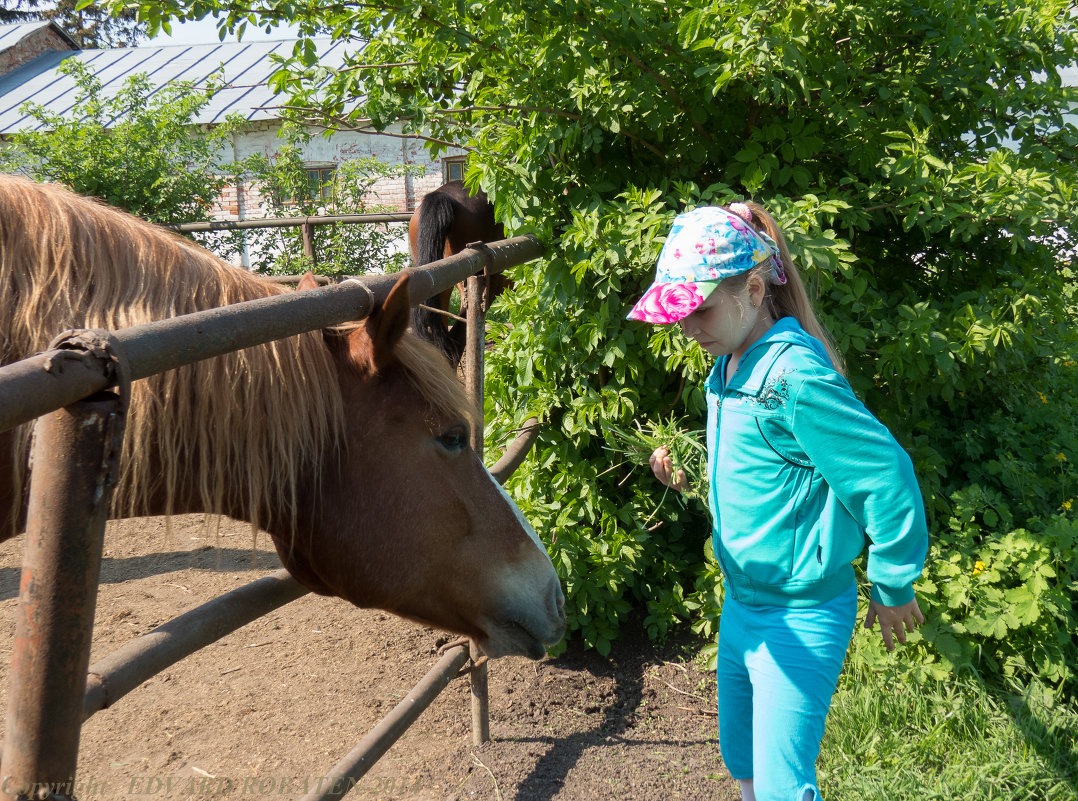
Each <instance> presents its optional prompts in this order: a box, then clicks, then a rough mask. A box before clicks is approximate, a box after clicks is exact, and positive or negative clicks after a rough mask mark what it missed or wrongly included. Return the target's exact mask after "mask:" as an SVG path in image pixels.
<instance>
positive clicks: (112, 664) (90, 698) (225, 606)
mask: <svg viewBox="0 0 1078 801" xmlns="http://www.w3.org/2000/svg"><path fill="white" fill-rule="evenodd" d="M308 592H310V590H308V589H307V588H306V587H304V586H303V585H302V584H300V583H299V582H298V581H296V580H295V579H294V578H292V576H291V574H289V572H288V571H287V570H278V571H276V572H275V573H273V574H271V575H269V576H266V577H264V578H260V579H258V580H257V581H252V582H251V583H250V584H245V585H243V586H242V587H237V588H236V589H234V590H232V591H231V592H226V593H225V594H224V595H220V596H218V597H216V598H214V599H213V600H211V601H207V602H206V603H204V604H202V605H201V606H198V607H195V608H194V609H192V610H191V611H189V612H185V613H184V614H182V615H180V616H179V617H175V618H173V619H172V620H169V621H168V622H167V623H162V624H161V625H160V626H158V627H157V628H155V629H154V630H153V631H149V632H147V633H145V634H143V635H142V636H140V637H136V638H135V639H134V640H132V641H131V642H129V643H127V644H126V645H124V646H122V647H121V648H118V649H117V650H115V651H113V652H112V653H111V654H109V655H108V656H106V657H105V658H104V659H101V660H100V661H98V662H95V663H94V664H92V665H90V669H89V674H88V676H87V679H86V693H85V695H84V696H83V705H82V720H83V721H85V720H87V719H88V718H89V717H90V716H91V715H93V714H94V713H95V712H98V711H100V710H102V709H105V708H107V707H110V706H112V705H113V704H114V703H116V702H117V701H118V700H120V699H121V698H123V697H124V696H125V695H127V694H128V693H129V692H131V691H132V690H134V689H136V688H137V687H139V686H140V685H141V684H142V683H143V682H145V681H146V680H147V679H149V678H150V677H152V676H156V675H157V674H158V673H160V672H161V671H162V670H164V669H165V668H167V667H168V666H169V665H174V664H176V663H177V662H179V661H180V660H181V659H183V658H184V657H185V656H190V655H191V654H193V653H194V652H195V651H197V650H199V649H200V648H203V647H205V646H207V645H209V644H210V643H213V642H216V641H217V640H219V639H221V638H222V637H224V636H226V635H228V634H231V633H232V632H234V631H235V630H236V629H238V628H241V627H242V626H246V625H247V624H248V623H250V622H251V621H252V620H257V619H258V618H260V617H262V616H263V615H265V614H267V613H269V612H272V611H273V610H274V609H278V608H280V607H282V606H284V605H285V604H288V603H291V602H292V601H294V600H296V599H297V598H301V597H303V596H304V595H306V594H307V593H308Z"/></svg>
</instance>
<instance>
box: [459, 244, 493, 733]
mask: <svg viewBox="0 0 1078 801" xmlns="http://www.w3.org/2000/svg"><path fill="white" fill-rule="evenodd" d="M469 247H475V246H473V245H469ZM487 281H488V279H487V277H486V276H485V275H473V276H471V277H469V278H468V284H467V289H468V296H467V297H468V312H467V319H468V329H467V332H468V339H467V345H466V350H465V357H464V358H465V362H464V368H465V369H464V383H465V385H466V386H467V389H468V394H469V395H470V396H471V398H472V400H473V402H474V403H475V405H476V407H477V408H478V409H479V414H480V415H482V414H483V357H484V350H485V347H486V303H487V298H486V291H487ZM472 448H473V449H474V450H475V452H476V454H477V455H478V456H479V459H480V461H482V459H483V421H482V417H480V420H479V425H477V426H476V428H475V430H474V431H473V432H472ZM471 656H472V659H473V660H477V659H479V657H480V655H479V653H478V652H477V651H476V650H475V646H472V654H471ZM468 676H469V683H470V684H471V690H472V743H474V744H475V745H482V744H483V743H485V742H487V741H489V740H490V699H489V697H488V693H487V663H486V662H483V663H481V664H478V665H476V667H475V670H473V671H472V672H471V673H470V674H468Z"/></svg>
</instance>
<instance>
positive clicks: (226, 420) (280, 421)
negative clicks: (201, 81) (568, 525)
mask: <svg viewBox="0 0 1078 801" xmlns="http://www.w3.org/2000/svg"><path fill="white" fill-rule="evenodd" d="M407 282H408V279H407V276H404V277H402V278H401V280H400V281H399V282H398V284H397V285H396V287H395V288H394V289H393V291H392V292H391V293H390V296H389V298H388V299H387V300H386V302H385V304H384V305H383V307H382V308H381V310H379V311H378V312H377V313H375V314H374V315H372V316H371V317H370V318H369V319H367V320H366V321H364V322H362V323H354V324H349V325H344V326H337V327H334V328H331V329H326V330H323V331H315V332H312V333H309V334H302V335H300V336H295V337H291V338H288V339H284V340H280V341H277V342H273V343H269V344H267V345H262V346H258V347H253V348H247V349H245V350H242V351H237V352H235V353H231V354H227V355H225V356H220V357H217V358H213V359H207V360H205V361H201V362H196V363H194V364H191V365H188V366H186V367H182V368H180V369H177V370H171V371H168V372H166V373H162V374H160V375H156V376H152V377H150V378H148V379H146V380H143V381H137V382H135V384H134V386H133V388H132V397H131V404H130V409H129V412H128V421H127V431H126V434H125V439H124V449H123V456H122V460H121V471H120V472H121V475H120V479H119V483H118V486H117V491H116V494H115V498H114V504H113V506H114V508H113V510H112V516H114V517H129V516H133V515H150V514H174V513H186V512H199V511H201V512H208V513H213V514H224V515H228V516H230V517H233V518H237V519H240V520H248V521H251V522H252V523H253V524H254V525H256V526H259V527H261V528H263V529H264V530H266V531H267V532H269V534H270V536H271V537H272V538H273V542H274V545H275V546H276V548H277V553H278V554H279V555H280V557H281V560H282V561H283V562H284V564H285V566H286V567H287V568H288V569H289V571H291V573H292V574H293V575H294V576H295V577H296V578H297V579H298V580H299V581H300V582H301V583H303V584H304V585H305V586H307V587H309V588H310V589H311V590H313V591H315V592H318V593H322V594H325V595H336V596H340V597H341V598H344V599H346V600H348V601H351V602H352V603H354V604H356V605H357V606H369V607H379V608H382V609H386V610H389V611H391V612H395V613H397V614H400V615H402V616H405V617H408V618H412V619H415V620H419V621H422V622H425V623H429V624H432V625H435V626H438V627H441V628H444V629H447V630H449V631H453V632H458V633H460V634H464V635H467V636H469V637H472V638H473V639H474V640H475V641H476V642H477V644H478V645H479V646H480V648H481V649H483V650H484V651H485V652H486V653H487V654H489V655H490V656H501V655H505V654H521V655H527V656H531V657H533V658H538V657H541V656H543V654H544V653H545V649H544V645H549V644H551V643H554V642H556V641H558V640H559V639H560V638H561V636H562V633H563V631H564V626H565V617H564V612H563V603H564V601H563V596H562V592H561V588H560V585H559V582H558V578H557V575H556V573H555V572H554V568H553V566H552V565H551V562H550V559H549V557H548V556H547V553H546V550H545V549H544V548H543V546H542V544H541V543H540V541H539V539H538V537H537V536H536V534H535V532H534V530H532V528H531V526H529V525H528V523H527V522H526V521H525V520H524V518H523V517H522V515H521V514H520V511H519V510H518V509H517V507H516V505H515V504H514V503H513V502H512V501H511V500H510V499H509V497H508V496H507V495H506V494H505V492H504V491H503V490H502V489H501V487H500V486H499V485H498V484H497V483H496V482H495V481H494V479H493V478H492V477H491V475H490V473H489V472H488V471H487V470H486V468H484V467H483V464H482V463H481V461H480V460H479V458H478V457H477V455H476V454H475V452H474V451H472V450H471V448H470V446H469V430H470V427H471V426H475V425H482V419H481V418H480V417H479V415H478V414H477V413H476V410H475V409H474V408H473V407H472V405H471V404H470V403H469V401H468V399H467V398H466V396H465V395H464V393H463V390H462V389H461V388H460V385H459V383H458V381H457V378H456V375H455V373H454V371H453V370H452V369H451V368H450V367H449V365H447V364H446V361H445V359H444V358H443V357H442V355H441V354H440V353H439V352H438V351H437V350H435V349H434V348H433V347H432V346H430V345H429V344H427V343H424V342H421V341H420V340H419V339H417V338H416V337H414V336H413V335H411V334H410V333H407V332H406V330H405V329H406V328H407V325H408V319H409V304H408V292H407ZM313 285H314V282H313V280H310V279H309V277H308V279H307V280H305V281H304V282H303V283H302V284H301V289H303V288H310V287H312V286H313ZM286 291H289V290H287V289H283V288H280V287H278V286H276V285H274V284H271V283H269V282H267V281H264V280H262V279H260V278H259V277H258V276H256V275H253V274H251V273H249V272H247V271H245V270H241V269H239V268H236V267H233V266H231V265H228V264H226V263H224V262H223V261H221V260H220V259H218V258H217V257H215V256H213V255H212V254H210V253H208V252H207V251H205V250H203V249H201V248H199V247H198V246H196V245H194V244H192V243H191V242H188V241H187V240H184V239H182V238H180V237H178V236H176V235H174V234H170V233H168V232H166V231H164V230H162V229H159V228H157V227H155V226H152V225H150V224H148V223H145V222H143V221H141V220H138V219H136V218H135V217H131V216H129V215H127V214H124V213H122V212H120V211H117V210H115V209H112V208H109V207H107V206H104V205H102V204H99V203H96V202H93V201H91V200H88V199H86V198H81V197H78V196H77V195H74V194H72V193H70V192H68V191H66V190H63V189H61V188H59V187H56V186H49V185H43V184H35V183H33V182H31V181H27V180H24V179H20V178H15V177H12V176H0V364H8V363H10V362H14V361H17V360H19V359H22V358H25V357H27V356H30V355H32V354H34V353H37V352H39V351H42V350H44V349H45V348H46V347H47V345H48V343H49V341H50V340H51V338H52V337H53V335H55V334H57V333H59V332H60V331H61V330H64V329H68V328H76V327H79V328H83V327H85V328H106V329H118V328H124V327H127V326H132V325H138V324H141V323H145V322H148V321H152V320H158V319H163V318H166V317H173V316H176V315H181V314H187V313H190V312H195V311H199V310H202V309H208V308H213V307H217V306H222V305H225V304H229V303H237V302H240V301H245V300H253V299H255V298H263V297H267V296H270V295H274V294H278V293H280V292H286ZM30 428H31V426H30V425H29V424H27V425H24V426H21V427H20V428H17V429H15V430H13V431H7V432H3V433H0V539H7V538H8V537H11V536H14V535H15V534H16V533H18V532H19V531H21V530H22V529H23V528H24V526H25V514H26V508H25V507H26V484H27V482H26V462H27V456H28V451H29V439H30Z"/></svg>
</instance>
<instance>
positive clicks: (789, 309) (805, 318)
mask: <svg viewBox="0 0 1078 801" xmlns="http://www.w3.org/2000/svg"><path fill="white" fill-rule="evenodd" d="M744 205H746V206H747V207H748V208H749V211H751V212H752V221H751V224H752V225H753V226H754V227H755V228H756V229H757V230H759V231H763V232H764V233H766V234H767V235H768V236H770V237H771V238H772V239H773V240H775V244H776V245H778V247H779V257H780V258H781V259H782V266H783V269H785V270H786V283H785V284H769V283H767V282H766V281H765V285H766V286H767V287H768V290H769V292H770V296H771V299H772V302H773V303H774V311H775V317H776V319H777V318H779V317H793V318H795V319H796V320H797V321H798V322H799V323H800V324H801V327H802V328H803V329H804V330H805V333H807V334H810V335H812V336H814V337H816V339H818V340H820V342H821V343H822V344H823V347H824V350H826V351H827V356H828V358H829V359H830V360H831V365H832V366H833V367H834V368H835V369H836V370H837V371H838V372H839V373H841V374H842V375H846V367H845V365H844V364H843V362H842V357H841V356H840V355H839V352H838V349H837V348H836V347H835V342H834V340H833V339H832V338H831V334H830V333H828V331H827V329H825V328H824V327H823V326H822V325H820V321H819V320H818V319H817V318H816V311H815V310H814V309H813V308H812V301H811V300H809V296H808V292H806V291H805V284H804V282H802V280H801V276H800V275H799V274H798V272H797V268H796V267H795V266H794V262H793V259H791V258H790V249H789V248H788V247H787V245H786V237H784V236H783V235H782V230H781V229H780V228H779V226H778V223H776V222H775V219H774V218H773V217H772V216H771V215H770V214H769V213H768V212H767V209H765V208H764V207H763V206H761V205H760V204H759V203H754V202H752V201H748V202H746V203H745V204H744Z"/></svg>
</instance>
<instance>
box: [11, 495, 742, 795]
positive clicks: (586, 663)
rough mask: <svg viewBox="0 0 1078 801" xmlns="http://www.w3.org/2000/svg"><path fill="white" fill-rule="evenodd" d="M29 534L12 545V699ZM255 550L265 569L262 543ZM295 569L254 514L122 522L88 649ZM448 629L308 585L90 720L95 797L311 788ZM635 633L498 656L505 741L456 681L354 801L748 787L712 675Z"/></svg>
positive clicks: (417, 674) (498, 722)
mask: <svg viewBox="0 0 1078 801" xmlns="http://www.w3.org/2000/svg"><path fill="white" fill-rule="evenodd" d="M21 554H22V541H21V538H20V539H17V540H14V541H12V542H8V543H5V544H3V545H0V711H4V710H6V708H7V704H6V693H7V687H6V680H7V671H8V666H9V662H10V658H11V642H12V638H13V636H14V622H13V620H14V609H15V603H16V596H17V593H18V581H19V565H20V561H21ZM256 554H257V564H256V559H255V555H256ZM279 568H280V563H279V562H278V560H277V557H276V555H275V554H274V553H273V551H272V548H271V546H270V544H269V541H268V538H267V537H265V536H262V537H260V539H259V545H258V548H257V550H256V549H254V548H253V547H252V540H251V535H250V530H249V528H248V527H247V526H245V525H241V524H236V523H232V522H231V521H224V523H223V525H222V527H221V529H220V533H219V536H216V537H215V535H214V533H213V531H212V529H211V530H207V529H206V528H205V527H204V525H203V518H202V517H201V516H188V517H179V518H176V519H174V520H173V522H172V525H171V527H168V526H166V525H165V521H164V520H163V519H160V518H144V519H138V520H132V521H122V522H116V523H110V524H109V530H108V533H107V535H106V542H105V560H104V565H103V568H102V582H101V588H100V593H99V598H98V607H97V616H96V629H95V635H94V646H93V653H92V655H91V662H93V661H96V660H98V659H100V658H102V657H103V656H105V655H107V654H108V653H110V652H111V651H112V650H115V649H116V648H117V647H119V646H120V645H122V644H123V643H125V642H127V641H128V640H130V639H131V638H133V637H135V636H137V635H138V634H141V633H144V632H146V631H149V630H150V629H152V628H153V627H154V626H157V625H159V624H161V623H163V622H165V621H166V620H168V619H170V618H172V617H174V616H176V615H177V614H180V613H181V612H183V611H186V610H188V609H191V608H193V607H195V606H197V605H199V604H201V603H203V602H205V601H207V600H209V599H211V598H212V597H214V596H216V595H219V594H220V593H222V592H225V591H227V590H229V589H232V588H234V587H237V586H239V585H241V584H243V583H246V582H249V581H253V580H254V579H256V578H259V577H261V576H263V575H266V574H268V573H270V572H272V571H273V570H277V569H279ZM447 639H448V638H447V637H446V635H444V634H443V633H441V632H438V631H434V630H432V629H430V628H427V627H424V626H420V625H416V624H414V623H410V622H408V621H403V620H400V619H398V618H395V617H392V616H390V615H387V614H385V613H382V612H378V611H370V610H361V609H356V608H354V607H352V606H350V605H348V604H346V603H345V602H343V601H339V600H335V599H326V598H319V597H316V596H312V595H308V596H305V597H303V598H301V599H299V600H298V601H295V602H293V603H291V604H289V605H288V606H285V607H282V608H281V609H279V610H277V611H276V612H273V613H272V614H270V615H268V616H266V617H263V618H261V619H259V620H258V621H256V622H254V623H252V624H250V625H248V626H246V627H244V628H242V629H240V630H238V631H237V632H235V633H233V634H232V635H230V636H228V637H226V638H225V639H223V640H221V641H219V642H217V643H215V644H214V645H211V646H210V647H208V648H206V649H204V650H203V651H201V652H199V653H197V654H195V655H193V656H191V657H188V658H187V659H185V660H183V661H182V662H180V663H178V664H176V665H174V666H173V667H171V668H169V669H168V670H166V671H165V672H164V673H162V674H160V675H158V676H156V677H154V678H153V679H151V680H150V681H149V682H147V683H146V684H145V685H143V686H142V687H140V688H139V689H137V690H135V691H134V692H132V693H131V694H130V695H128V696H126V697H125V698H123V699H121V700H120V701H119V702H118V703H117V704H116V705H115V706H114V707H112V708H110V709H106V710H103V711H101V712H99V713H97V714H96V715H95V716H94V717H93V718H91V719H90V720H89V721H88V722H87V724H86V725H85V726H84V728H83V732H82V744H81V751H80V760H79V767H78V775H77V781H78V790H79V792H78V797H79V798H80V800H81V801H120V800H121V799H123V800H126V799H140V800H141V799H152V800H153V801H164V799H197V798H207V799H208V798H228V799H269V798H273V799H296V798H299V797H301V796H302V795H303V794H304V793H305V792H306V791H307V790H308V789H313V788H314V787H315V786H316V785H317V783H318V782H319V780H320V779H321V777H324V776H325V775H326V774H327V773H328V772H330V770H331V768H332V767H333V766H334V765H335V764H336V763H337V761H338V760H339V759H340V758H341V757H343V756H344V755H345V754H346V753H348V752H349V751H350V750H351V749H352V748H353V747H354V746H355V744H356V743H357V742H358V741H359V740H360V739H361V738H362V737H363V735H364V734H366V733H367V732H368V731H370V729H371V728H373V727H374V725H375V724H376V723H377V722H378V721H379V720H380V719H381V718H382V717H383V716H384V715H385V714H386V713H387V712H389V711H390V710H391V709H392V708H393V706H395V705H396V703H397V702H398V701H399V700H400V699H401V698H402V697H403V696H404V694H405V693H407V692H408V690H409V689H411V687H412V686H413V685H414V684H415V683H416V682H417V681H418V680H419V679H420V678H422V676H423V675H424V674H425V673H426V672H427V671H428V670H429V669H430V668H431V666H432V665H433V664H434V663H435V662H436V661H437V659H438V656H437V654H436V649H437V647H438V646H439V645H441V644H442V643H444V642H445V641H446V640H447ZM691 653H692V652H691V650H688V651H686V650H685V649H679V648H676V647H673V646H670V647H667V648H656V647H654V646H653V645H652V644H650V643H648V642H647V641H646V640H645V639H644V638H642V637H640V636H631V635H630V636H628V637H627V638H625V639H624V640H623V641H622V642H620V643H617V644H616V645H615V647H614V650H613V652H612V653H611V655H610V657H609V658H605V659H604V658H602V657H600V656H598V655H597V654H595V653H594V652H590V653H585V652H583V651H581V650H580V649H579V648H570V650H569V651H568V652H567V653H566V654H565V655H563V656H561V657H559V658H557V659H545V660H543V661H541V662H531V661H528V660H526V659H519V658H507V659H503V660H499V661H497V662H495V663H493V664H492V665H491V669H490V708H491V735H492V738H493V739H492V742H490V743H487V744H485V745H483V746H481V747H478V748H476V747H473V746H472V744H471V734H470V729H469V726H470V720H471V711H470V705H469V691H468V683H467V680H466V679H457V680H455V681H454V682H453V683H451V684H450V685H449V688H448V689H447V690H446V691H445V692H443V693H442V695H441V696H439V698H438V699H437V700H436V701H435V702H434V704H433V705H432V706H431V708H430V709H428V710H427V711H426V712H425V713H424V714H423V715H422V716H421V717H420V718H419V720H418V722H417V723H416V724H415V725H414V726H413V727H412V728H411V729H410V730H409V731H408V733H407V734H406V735H405V736H404V737H403V739H401V740H400V741H399V742H398V743H397V744H396V745H395V746H394V747H393V748H392V749H391V750H390V751H389V753H388V754H387V755H386V756H385V757H383V758H382V760H381V761H380V762H379V763H378V764H377V765H376V766H375V767H374V768H373V770H372V771H371V772H370V773H368V774H367V776H366V777H365V778H364V779H362V780H361V782H360V783H359V784H358V785H357V787H356V788H355V789H354V790H353V791H352V793H351V795H349V796H348V797H349V798H356V799H401V801H406V800H410V801H433V800H434V799H439V800H440V799H507V800H508V799H521V800H522V801H523V800H524V799H526V800H527V801H544V800H545V799H559V800H561V801H585V800H587V801H593V800H594V799H616V801H630V800H635V799H639V800H640V801H652V800H654V801H666V799H669V798H691V799H701V798H710V799H730V800H731V801H732V800H733V799H736V798H739V797H740V794H739V793H738V791H737V785H736V782H734V781H733V780H732V779H730V777H729V774H728V773H727V772H726V770H725V768H724V767H723V764H722V761H721V759H720V757H719V748H718V737H717V732H716V724H715V716H714V714H713V712H714V697H715V686H714V676H713V675H711V674H710V673H708V672H707V671H705V670H704V669H703V668H702V667H701V666H700V665H699V664H698V663H696V662H694V661H693V660H692V658H691Z"/></svg>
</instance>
